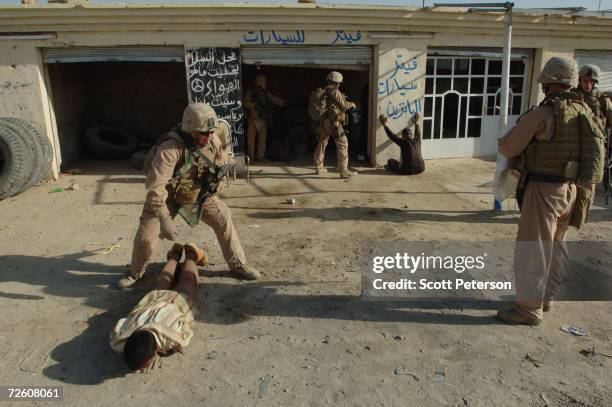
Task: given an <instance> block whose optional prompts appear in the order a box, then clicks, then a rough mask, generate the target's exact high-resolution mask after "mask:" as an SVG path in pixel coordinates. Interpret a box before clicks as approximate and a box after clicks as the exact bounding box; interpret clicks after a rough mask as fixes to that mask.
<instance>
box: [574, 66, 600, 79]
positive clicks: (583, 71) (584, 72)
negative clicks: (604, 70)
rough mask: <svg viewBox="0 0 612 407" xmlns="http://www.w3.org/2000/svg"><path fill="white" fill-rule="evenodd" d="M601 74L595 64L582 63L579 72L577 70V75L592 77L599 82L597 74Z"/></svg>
mask: <svg viewBox="0 0 612 407" xmlns="http://www.w3.org/2000/svg"><path fill="white" fill-rule="evenodd" d="M600 75H601V69H600V68H599V67H598V66H597V65H591V64H588V65H584V66H583V67H582V68H580V72H578V76H580V77H588V78H591V79H593V80H594V81H595V82H599V76H600Z"/></svg>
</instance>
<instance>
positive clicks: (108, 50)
mask: <svg viewBox="0 0 612 407" xmlns="http://www.w3.org/2000/svg"><path fill="white" fill-rule="evenodd" d="M42 57H43V62H44V63H47V64H53V63H73V62H181V61H183V60H184V58H185V51H184V50H183V47H181V46H171V47H147V46H143V47H72V48H43V49H42Z"/></svg>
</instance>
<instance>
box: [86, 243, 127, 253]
mask: <svg viewBox="0 0 612 407" xmlns="http://www.w3.org/2000/svg"><path fill="white" fill-rule="evenodd" d="M120 246H121V245H120V244H119V242H117V243H113V244H112V245H110V246H109V247H107V248H105V249H98V250H93V251H91V252H90V253H91V254H109V253H110V252H112V251H113V250H115V249H116V248H118V247H120Z"/></svg>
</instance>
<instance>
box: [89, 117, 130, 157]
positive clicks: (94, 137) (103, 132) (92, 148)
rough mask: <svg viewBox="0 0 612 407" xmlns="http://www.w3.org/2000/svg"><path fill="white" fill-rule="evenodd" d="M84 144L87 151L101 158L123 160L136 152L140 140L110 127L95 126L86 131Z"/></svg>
mask: <svg viewBox="0 0 612 407" xmlns="http://www.w3.org/2000/svg"><path fill="white" fill-rule="evenodd" d="M83 144H84V146H85V149H86V150H87V151H89V152H90V153H93V154H95V155H97V156H99V157H102V158H107V159H109V160H123V159H126V158H130V156H131V155H132V153H133V152H134V151H136V149H137V148H138V139H137V138H136V137H134V136H132V135H131V134H128V133H126V132H124V131H121V130H118V129H115V128H112V127H109V126H100V125H94V126H91V127H89V128H88V129H87V130H86V131H85V134H84V136H83Z"/></svg>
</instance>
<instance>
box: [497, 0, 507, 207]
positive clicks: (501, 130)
mask: <svg viewBox="0 0 612 407" xmlns="http://www.w3.org/2000/svg"><path fill="white" fill-rule="evenodd" d="M511 47H512V5H508V6H507V8H506V24H505V29H504V50H503V58H502V83H501V103H500V104H501V111H500V112H499V123H498V127H497V138H498V139H499V138H501V137H502V136H503V135H504V134H505V132H506V128H507V127H508V94H509V91H508V89H509V87H510V50H511ZM507 167H508V159H507V158H506V157H504V156H502V155H501V154H499V153H497V166H496V169H495V181H494V183H493V185H494V187H495V188H496V189H497V185H498V184H499V182H500V178H501V173H502V172H503V171H504V170H505V169H506V168H507ZM493 209H494V210H496V211H501V210H502V202H501V200H500V199H498V196H497V194H495V197H494V202H493Z"/></svg>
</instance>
